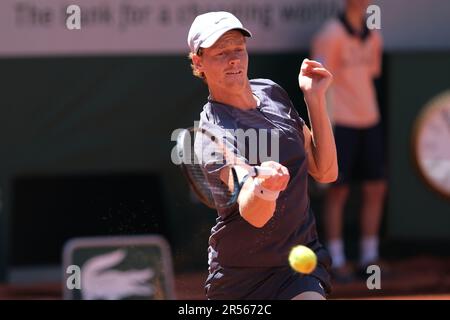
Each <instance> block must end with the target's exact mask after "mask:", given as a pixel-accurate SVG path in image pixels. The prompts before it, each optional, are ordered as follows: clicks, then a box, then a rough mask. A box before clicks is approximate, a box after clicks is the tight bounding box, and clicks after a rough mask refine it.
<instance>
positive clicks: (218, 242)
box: [199, 79, 321, 272]
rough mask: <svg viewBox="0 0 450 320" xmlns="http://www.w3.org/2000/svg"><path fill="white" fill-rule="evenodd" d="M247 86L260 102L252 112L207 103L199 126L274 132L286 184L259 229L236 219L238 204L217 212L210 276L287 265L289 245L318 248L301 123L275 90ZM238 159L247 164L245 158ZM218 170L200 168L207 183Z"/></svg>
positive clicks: (260, 83) (255, 83) (267, 84)
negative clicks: (220, 269) (286, 173)
mask: <svg viewBox="0 0 450 320" xmlns="http://www.w3.org/2000/svg"><path fill="white" fill-rule="evenodd" d="M250 85H251V89H252V91H253V94H254V95H255V96H257V97H258V98H259V100H260V104H259V106H258V107H257V108H256V109H251V110H241V109H238V108H234V107H232V106H229V105H224V104H221V103H218V102H215V101H212V100H209V101H208V103H207V104H206V105H205V106H204V108H203V112H202V113H201V114H200V122H199V127H200V128H205V129H208V130H212V131H216V130H219V131H220V130H236V129H243V130H244V131H245V130H247V129H267V130H269V131H270V130H276V131H277V133H279V153H278V158H279V159H278V162H279V163H281V164H282V165H284V166H285V167H286V168H288V170H289V174H290V181H289V184H288V186H287V188H286V190H284V191H282V192H281V193H280V195H279V197H278V199H277V201H276V210H275V212H274V215H273V217H272V218H271V219H270V220H269V221H268V222H267V223H266V224H265V225H264V226H263V227H262V228H257V227H254V226H252V225H251V224H250V223H248V222H247V221H245V220H244V219H243V218H242V217H241V216H240V214H239V208H238V204H236V205H234V206H232V207H228V208H224V209H219V210H218V217H217V221H216V222H217V223H216V225H215V226H214V227H213V228H212V230H211V237H210V239H209V248H208V253H209V261H208V262H209V266H210V272H214V270H216V269H217V268H218V267H230V268H231V267H280V266H286V265H288V254H289V251H290V250H291V248H292V247H293V246H295V245H298V244H303V245H308V246H309V247H310V248H311V249H313V250H315V249H318V248H319V247H321V245H320V243H319V242H318V239H317V232H316V225H315V218H314V215H313V213H312V210H311V209H310V201H309V196H308V168H307V156H306V152H305V148H304V136H303V125H304V121H303V120H302V119H301V118H300V116H299V114H298V113H297V111H296V110H295V108H294V106H293V105H292V102H291V101H290V99H289V96H288V94H287V93H286V91H285V90H284V89H283V88H281V87H280V86H279V85H277V84H276V83H274V82H273V81H271V80H267V79H254V80H250ZM238 149H239V148H238ZM244 150H246V149H244ZM237 152H238V153H239V150H238V151H237ZM239 154H240V156H242V157H243V158H245V159H246V160H247V162H249V161H248V160H249V159H248V154H242V153H239ZM260 160H262V159H259V157H258V159H257V161H256V162H257V163H251V164H252V165H255V164H260ZM221 167H222V165H221V164H214V163H211V162H210V163H208V164H206V165H205V166H204V167H203V169H204V173H205V175H206V177H207V178H209V179H210V180H211V181H213V180H214V181H217V175H218V174H219V172H220V168H221ZM213 177H214V179H211V178H213Z"/></svg>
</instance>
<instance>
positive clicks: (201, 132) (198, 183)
mask: <svg viewBox="0 0 450 320" xmlns="http://www.w3.org/2000/svg"><path fill="white" fill-rule="evenodd" d="M176 150H177V156H178V157H179V161H178V163H179V166H180V168H181V171H182V172H183V174H184V176H185V178H186V179H187V181H188V183H189V185H190V187H191V189H192V190H193V192H194V193H195V195H196V196H197V198H198V199H199V200H200V201H201V202H203V203H204V204H205V205H206V206H208V207H210V208H213V209H218V208H225V207H230V206H232V205H233V204H235V203H236V201H237V199H238V197H239V193H240V191H241V189H242V186H243V185H244V183H245V181H246V178H248V177H262V178H264V177H270V176H272V175H274V174H275V173H276V171H275V169H272V168H268V167H260V166H250V165H249V164H247V163H246V162H245V161H244V160H243V159H242V158H240V157H239V156H238V155H237V154H236V152H235V151H234V150H236V149H235V148H232V147H231V145H230V143H229V141H227V140H226V137H224V136H222V137H220V136H219V135H214V134H212V133H211V132H210V131H208V130H206V129H201V128H189V129H185V130H183V131H181V132H180V133H179V135H178V137H177V145H176ZM208 162H214V163H216V164H217V165H218V167H222V166H223V167H225V166H227V167H228V168H229V169H230V171H229V174H230V176H231V177H230V178H229V179H228V186H227V185H226V184H225V183H224V182H223V181H222V180H221V179H220V174H219V173H218V172H217V173H215V174H208V176H206V174H207V173H206V172H204V169H202V167H204V166H205V164H207V163H208ZM238 167H240V168H242V169H244V170H245V171H246V172H247V174H246V175H245V177H243V178H241V179H240V178H239V175H238V170H239V169H238ZM221 170H223V168H222V169H221ZM241 176H242V175H241Z"/></svg>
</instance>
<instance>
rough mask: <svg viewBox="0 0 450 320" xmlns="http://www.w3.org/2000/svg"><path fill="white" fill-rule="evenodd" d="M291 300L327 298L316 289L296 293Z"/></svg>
mask: <svg viewBox="0 0 450 320" xmlns="http://www.w3.org/2000/svg"><path fill="white" fill-rule="evenodd" d="M291 300H326V298H325V297H324V296H323V295H321V294H320V293H318V292H315V291H305V292H302V293H300V294H299V295H296V296H295V297H294V298H292V299H291Z"/></svg>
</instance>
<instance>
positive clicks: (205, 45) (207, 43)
mask: <svg viewBox="0 0 450 320" xmlns="http://www.w3.org/2000/svg"><path fill="white" fill-rule="evenodd" d="M231 30H239V31H241V32H242V34H243V35H244V36H246V37H249V38H251V37H252V33H251V32H250V31H248V30H247V29H245V28H239V27H238V28H236V27H230V28H224V29H221V30H219V31H217V32H215V33H213V34H212V35H211V36H209V37H208V39H206V40H205V41H203V43H202V44H201V45H200V48H210V47H212V46H213V45H214V43H216V41H217V40H219V38H220V37H221V36H223V35H224V34H225V33H226V32H228V31H231Z"/></svg>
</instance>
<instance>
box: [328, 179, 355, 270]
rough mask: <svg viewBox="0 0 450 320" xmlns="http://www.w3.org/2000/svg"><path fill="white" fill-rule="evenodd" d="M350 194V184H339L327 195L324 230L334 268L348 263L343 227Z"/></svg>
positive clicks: (330, 189)
mask: <svg viewBox="0 0 450 320" xmlns="http://www.w3.org/2000/svg"><path fill="white" fill-rule="evenodd" d="M348 194H349V186H348V185H339V186H332V187H330V188H329V189H328V191H327V194H326V197H325V206H324V231H325V239H326V246H327V248H328V251H329V252H330V255H331V259H332V261H333V268H340V267H342V266H343V265H345V263H346V259H345V253H344V244H343V235H342V229H343V212H344V207H345V203H346V201H347V197H348Z"/></svg>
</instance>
